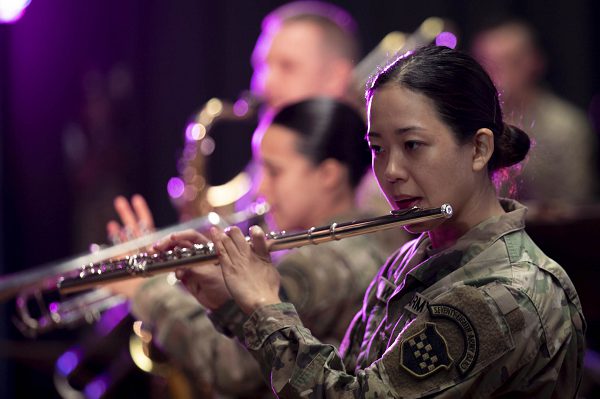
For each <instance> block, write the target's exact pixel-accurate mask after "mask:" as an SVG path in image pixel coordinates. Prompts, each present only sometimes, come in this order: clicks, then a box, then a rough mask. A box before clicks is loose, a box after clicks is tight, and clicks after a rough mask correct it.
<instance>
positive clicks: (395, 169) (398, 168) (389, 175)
mask: <svg viewBox="0 0 600 399" xmlns="http://www.w3.org/2000/svg"><path fill="white" fill-rule="evenodd" d="M383 177H384V178H385V180H386V181H387V182H389V183H395V182H397V181H406V180H407V179H408V171H407V169H406V166H405V159H404V157H403V156H402V154H400V152H399V151H394V150H392V151H390V154H389V156H388V157H387V163H386V165H385V169H384V172H383Z"/></svg>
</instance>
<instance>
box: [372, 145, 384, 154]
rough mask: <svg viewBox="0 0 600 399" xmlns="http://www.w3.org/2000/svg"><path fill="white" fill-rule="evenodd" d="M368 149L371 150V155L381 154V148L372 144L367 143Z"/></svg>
mask: <svg viewBox="0 0 600 399" xmlns="http://www.w3.org/2000/svg"><path fill="white" fill-rule="evenodd" d="M369 149H370V150H371V154H372V155H378V154H381V153H382V152H383V147H381V146H380V145H377V144H373V143H369Z"/></svg>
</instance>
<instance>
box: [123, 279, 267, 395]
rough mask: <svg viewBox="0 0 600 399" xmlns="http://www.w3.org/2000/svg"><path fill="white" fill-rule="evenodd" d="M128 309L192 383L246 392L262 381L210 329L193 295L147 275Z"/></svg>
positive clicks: (239, 350)
mask: <svg viewBox="0 0 600 399" xmlns="http://www.w3.org/2000/svg"><path fill="white" fill-rule="evenodd" d="M132 313H133V314H134V315H135V316H136V317H138V318H139V319H140V320H142V322H144V323H146V324H147V325H149V326H151V328H152V331H153V336H154V339H155V341H156V343H157V344H158V345H159V346H160V348H161V349H162V350H163V351H164V352H165V353H166V354H167V355H169V357H170V358H171V359H172V360H173V361H175V362H176V363H177V364H179V365H181V366H183V367H184V368H185V369H186V371H187V373H188V374H190V375H192V376H193V377H194V378H195V379H196V382H198V383H201V384H210V385H211V386H212V387H214V388H215V389H216V390H217V391H219V392H220V393H223V394H241V393H247V392H249V391H251V390H254V389H256V388H259V387H261V386H263V383H262V381H261V378H260V371H259V368H258V365H257V364H256V361H255V360H254V359H253V358H252V356H251V355H249V354H248V353H247V351H246V350H245V349H244V348H243V347H241V346H240V345H239V343H238V342H236V341H235V340H233V339H230V338H228V337H226V336H224V335H221V334H220V333H219V332H218V331H216V330H215V328H214V326H213V324H212V323H211V321H210V320H209V319H208V317H207V312H206V311H205V309H204V308H203V307H202V306H201V305H200V304H199V303H198V302H197V301H196V299H195V298H194V297H193V296H192V295H190V294H188V293H187V292H186V291H184V290H183V289H180V288H179V287H178V286H172V285H170V284H168V283H167V282H166V280H165V279H164V277H162V276H158V277H155V278H152V279H150V280H149V281H148V282H146V283H145V284H144V285H143V286H142V287H141V289H140V290H138V292H137V293H136V295H135V297H134V299H133V301H132ZM232 364H234V365H235V367H232Z"/></svg>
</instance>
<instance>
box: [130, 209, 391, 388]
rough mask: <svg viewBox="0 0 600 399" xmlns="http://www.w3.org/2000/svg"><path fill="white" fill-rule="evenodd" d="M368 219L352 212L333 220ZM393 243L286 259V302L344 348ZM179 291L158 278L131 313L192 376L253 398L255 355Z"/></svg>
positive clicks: (376, 239) (349, 244) (342, 245)
mask: <svg viewBox="0 0 600 399" xmlns="http://www.w3.org/2000/svg"><path fill="white" fill-rule="evenodd" d="M366 217H367V215H365V214H358V213H353V214H351V215H340V216H338V217H336V218H335V220H336V221H338V222H340V221H348V220H352V219H362V218H366ZM388 243H389V232H388V233H386V234H381V233H376V234H372V235H365V236H357V237H353V238H349V239H346V240H341V241H334V242H330V243H325V244H321V245H319V246H318V247H315V246H306V247H303V248H299V249H296V250H292V251H289V252H286V253H284V254H283V255H282V256H280V257H279V258H278V259H277V260H276V261H275V263H276V264H277V265H278V269H279V271H280V273H281V275H282V291H283V292H282V296H283V297H284V298H285V299H286V300H288V301H290V302H291V303H293V304H294V305H295V306H296V308H297V309H298V311H299V313H300V315H301V316H302V317H303V319H304V320H305V321H306V323H307V325H308V326H310V327H311V328H312V329H313V332H314V333H315V335H317V336H318V337H319V338H321V339H322V340H323V341H325V342H330V343H333V344H339V342H340V341H341V339H342V338H343V335H344V332H345V331H346V329H347V327H348V325H349V324H350V322H351V321H352V318H353V316H354V315H355V314H356V312H357V310H358V309H359V308H360V305H361V303H362V298H363V295H364V292H365V290H366V289H367V287H368V285H369V283H370V282H371V280H372V279H373V277H374V276H375V274H376V273H377V270H378V269H379V267H380V266H381V264H382V263H383V262H384V261H385V259H386V257H387V255H388V254H389V253H391V250H390V249H387V252H386V249H384V248H383V247H382V246H384V245H387V244H388ZM277 254H281V253H277ZM274 255H275V254H274ZM174 288H178V287H173V286H170V285H169V284H167V282H166V279H165V278H164V277H160V276H159V277H156V278H153V279H151V280H150V281H148V282H146V283H145V284H144V285H143V286H142V288H141V289H140V290H138V292H137V293H136V295H135V297H134V298H133V300H132V312H133V314H134V315H135V316H136V317H137V318H139V319H140V320H142V321H143V322H144V324H146V325H149V326H151V327H152V329H153V330H154V335H153V336H154V339H155V341H156V342H157V343H158V344H159V346H160V347H161V348H163V350H164V351H165V352H166V353H167V354H168V355H169V356H170V357H171V358H172V359H173V360H175V361H176V362H177V363H179V364H180V365H182V366H184V368H185V369H186V371H187V372H188V374H191V375H192V376H193V377H194V378H195V379H201V380H203V381H204V382H207V383H209V384H210V385H213V387H214V388H215V389H216V390H217V391H219V393H222V394H231V395H235V394H248V392H249V391H250V390H253V389H255V388H260V389H265V388H266V387H265V385H264V383H263V381H262V378H261V374H260V370H259V368H258V365H257V363H256V361H255V360H254V359H253V358H252V356H250V355H249V354H248V353H247V352H246V351H245V350H244V348H242V347H241V346H240V345H238V343H237V342H235V341H234V340H232V339H230V338H227V337H225V336H223V335H222V334H220V333H219V332H218V331H216V330H215V328H214V326H213V324H212V323H211V321H210V320H209V319H208V318H207V317H206V311H205V310H204V309H203V308H202V307H201V306H200V305H199V304H198V302H197V301H196V299H195V298H193V297H192V296H191V295H189V294H188V293H187V292H184V291H183V290H181V289H174ZM216 315H217V316H216V317H219V316H220V317H226V318H227V319H228V320H238V319H239V320H242V321H243V320H245V319H247V316H245V315H244V314H243V313H242V312H241V311H240V310H239V309H238V308H237V306H235V305H234V303H233V302H231V303H229V304H227V305H226V306H224V307H223V308H222V309H220V310H219V311H218V312H216Z"/></svg>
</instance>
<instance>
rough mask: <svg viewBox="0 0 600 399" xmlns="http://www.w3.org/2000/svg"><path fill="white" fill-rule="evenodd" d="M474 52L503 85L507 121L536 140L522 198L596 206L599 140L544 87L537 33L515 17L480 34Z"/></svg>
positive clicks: (520, 184)
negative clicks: (593, 204) (524, 130)
mask: <svg viewBox="0 0 600 399" xmlns="http://www.w3.org/2000/svg"><path fill="white" fill-rule="evenodd" d="M472 54H473V55H474V57H475V58H476V59H477V60H478V61H479V62H481V63H482V65H483V66H484V67H485V68H486V70H487V71H488V73H489V74H490V75H491V77H492V79H493V81H494V83H495V84H496V86H497V87H498V90H499V91H500V95H501V100H502V103H503V111H504V114H505V117H506V119H507V121H509V123H512V124H514V125H515V126H519V127H522V128H523V129H527V131H528V132H529V133H530V135H531V138H532V141H533V146H532V150H531V153H530V155H529V158H528V160H527V161H526V162H525V164H524V166H523V172H522V174H521V175H520V176H519V178H518V179H517V184H516V192H517V193H518V196H519V198H520V199H521V200H523V201H526V202H527V203H528V204H530V206H533V205H534V204H537V205H540V206H541V208H539V209H543V208H544V207H545V206H546V205H549V206H560V205H569V204H571V205H572V204H575V205H577V204H587V203H591V202H593V201H594V200H595V199H596V197H595V196H596V194H597V193H596V189H597V173H596V161H595V156H596V146H597V140H596V137H595V135H594V133H593V131H592V129H591V126H590V123H589V121H588V119H587V117H586V115H585V113H584V112H583V111H581V110H580V109H578V108H577V107H576V106H575V105H573V104H571V103H569V102H568V101H566V100H564V99H562V98H560V97H559V96H557V95H556V94H555V93H553V92H552V91H551V90H550V89H548V88H547V87H545V86H544V85H543V84H542V78H543V76H544V72H545V64H546V60H545V57H544V54H543V52H542V49H541V48H540V46H539V43H538V39H537V36H536V33H535V32H534V30H533V29H532V28H531V27H530V26H529V25H527V24H526V23H525V22H523V21H519V20H515V19H506V20H503V21H502V22H500V23H497V24H494V25H490V26H489V27H488V28H486V29H483V30H481V31H480V32H479V33H478V34H477V35H476V36H475V38H474V40H473V43H472ZM514 188H515V187H512V188H510V187H509V188H505V189H508V190H511V189H514ZM533 210H534V211H535V209H533Z"/></svg>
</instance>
